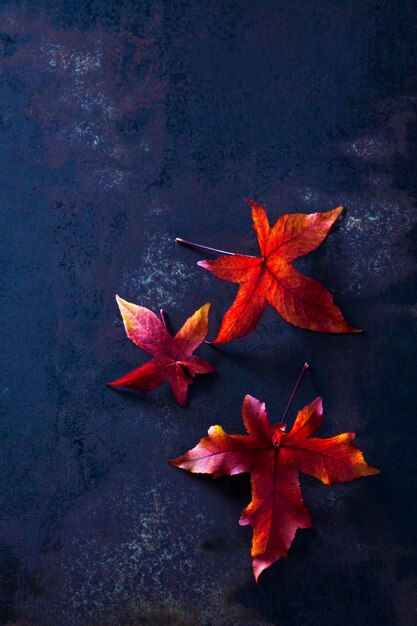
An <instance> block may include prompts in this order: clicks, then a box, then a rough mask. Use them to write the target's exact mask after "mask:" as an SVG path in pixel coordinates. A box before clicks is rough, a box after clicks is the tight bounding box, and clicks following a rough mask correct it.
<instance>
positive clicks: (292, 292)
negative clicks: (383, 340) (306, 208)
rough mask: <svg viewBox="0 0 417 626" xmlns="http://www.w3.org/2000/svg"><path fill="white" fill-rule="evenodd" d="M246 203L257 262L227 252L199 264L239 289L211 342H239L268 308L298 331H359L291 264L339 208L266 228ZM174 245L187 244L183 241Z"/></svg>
mask: <svg viewBox="0 0 417 626" xmlns="http://www.w3.org/2000/svg"><path fill="white" fill-rule="evenodd" d="M247 202H248V204H249V205H250V207H251V209H252V219H253V228H254V229H255V232H256V234H257V237H258V243H259V248H260V252H261V257H253V256H246V255H243V254H232V253H228V252H226V256H223V257H220V258H219V259H215V260H213V261H199V263H198V265H200V266H201V267H204V268H205V269H206V270H208V271H209V272H212V274H214V275H215V276H217V278H220V279H221V280H225V281H229V282H232V283H237V284H239V291H238V293H237V296H236V299H235V301H234V302H233V304H232V306H231V307H230V308H229V309H228V311H226V313H225V315H224V317H223V320H222V323H221V327H220V330H219V333H218V335H217V337H216V339H215V340H214V341H213V343H225V342H226V341H230V340H231V339H235V338H238V337H244V336H245V335H247V334H248V333H249V332H251V331H252V330H254V328H255V327H256V325H257V324H258V322H259V320H260V318H261V316H262V314H263V312H264V310H265V308H266V306H267V304H270V305H271V306H273V307H274V309H276V310H277V311H278V313H279V314H280V315H281V316H282V317H283V318H284V319H285V320H287V322H290V323H291V324H294V325H295V326H298V327H299V328H305V329H308V330H316V331H322V332H329V333H349V332H360V331H358V330H357V329H355V328H353V327H352V326H350V325H349V324H348V323H347V322H346V321H345V320H344V318H343V315H342V313H341V311H340V309H339V308H338V307H337V306H336V305H335V304H334V302H333V297H332V295H331V293H330V292H329V291H328V290H327V289H326V288H325V287H323V285H321V284H320V283H319V282H317V281H316V280H314V279H312V278H309V277H308V276H305V275H304V274H302V273H301V272H299V271H298V270H296V269H295V268H294V267H293V265H292V261H294V260H295V259H296V258H298V257H300V256H304V255H305V254H308V253H309V252H312V251H313V250H315V249H316V248H317V247H318V246H319V245H320V244H321V243H322V242H323V241H324V239H325V238H326V237H327V235H328V233H329V231H330V228H331V227H332V225H333V223H334V222H335V220H336V219H337V218H338V216H339V215H340V213H341V212H342V211H343V207H339V208H337V209H334V210H333V211H327V212H325V213H310V214H303V213H296V214H293V215H282V216H281V217H279V218H278V220H277V222H276V223H275V224H274V226H272V228H271V226H270V225H269V222H268V217H267V215H266V212H265V209H264V208H263V207H262V206H261V205H260V204H257V203H256V202H253V201H252V200H247ZM177 241H179V242H180V243H185V244H191V242H187V241H186V240H182V239H177ZM191 245H195V246H196V247H200V248H203V249H208V250H213V249H212V248H208V247H207V246H199V245H198V244H191ZM219 252H221V251H219ZM223 252H224V251H223Z"/></svg>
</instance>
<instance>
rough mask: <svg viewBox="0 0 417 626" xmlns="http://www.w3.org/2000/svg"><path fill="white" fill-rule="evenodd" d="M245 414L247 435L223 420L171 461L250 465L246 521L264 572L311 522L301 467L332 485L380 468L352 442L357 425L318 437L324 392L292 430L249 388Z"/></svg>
mask: <svg viewBox="0 0 417 626" xmlns="http://www.w3.org/2000/svg"><path fill="white" fill-rule="evenodd" d="M242 419H243V423H244V425H245V428H246V431H247V433H248V434H247V435H229V434H228V433H226V432H225V431H224V430H223V429H222V427H221V426H212V427H211V428H210V429H209V431H208V437H204V438H203V439H201V440H200V442H199V443H198V444H197V445H196V447H195V448H193V449H192V450H189V451H188V452H186V453H185V454H183V455H182V456H180V457H178V458H177V459H174V460H172V461H170V463H171V464H172V465H175V466H176V467H180V468H182V469H184V470H187V471H188V472H192V473H200V474H211V475H212V476H213V478H217V477H218V476H224V475H233V474H240V473H242V472H250V474H251V484H252V501H251V502H250V504H249V505H248V506H247V507H246V509H245V510H244V511H243V513H242V515H241V518H240V524H241V525H242V526H245V525H247V524H250V525H251V526H252V527H253V540H252V551H251V555H252V560H253V571H254V574H255V579H256V580H258V578H259V576H260V574H261V572H262V571H263V570H264V569H266V568H267V567H269V566H270V565H272V564H273V563H275V562H276V561H278V560H279V559H280V558H282V557H285V556H287V555H288V550H289V548H290V546H291V544H292V542H293V539H294V536H295V533H296V531H297V529H298V528H311V526H312V523H311V518H310V514H309V511H308V509H307V508H306V506H305V505H304V502H303V498H302V494H301V489H300V482H299V472H303V473H304V474H309V475H310V476H314V477H315V478H317V479H318V480H321V481H322V482H323V483H324V484H326V485H331V484H333V483H337V482H349V481H351V480H354V479H355V478H360V477H361V476H370V475H372V474H378V473H379V470H377V469H376V468H375V467H372V466H371V465H368V463H366V462H365V459H364V457H363V454H362V452H361V450H360V449H359V448H357V447H356V446H355V445H354V444H353V443H352V441H353V439H354V438H355V434H354V433H343V434H340V435H337V436H336V437H330V438H327V439H325V438H317V437H312V435H313V434H314V433H315V431H316V430H317V429H318V428H319V427H320V425H321V423H322V419H323V409H322V401H321V398H317V399H316V400H314V401H313V402H312V403H311V404H309V405H308V406H306V407H305V408H304V409H302V410H301V411H299V413H298V415H297V418H296V420H295V423H294V425H293V427H292V428H291V430H290V431H289V432H287V431H286V426H285V424H282V423H280V424H276V425H271V424H270V422H269V420H268V416H267V413H266V409H265V404H264V403H261V402H259V400H257V399H256V398H253V397H252V396H249V395H247V396H246V397H245V399H244V402H243V408H242Z"/></svg>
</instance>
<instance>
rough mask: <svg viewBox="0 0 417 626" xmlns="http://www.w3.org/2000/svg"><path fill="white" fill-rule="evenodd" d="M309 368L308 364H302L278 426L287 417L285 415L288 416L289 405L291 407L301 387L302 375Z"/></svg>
mask: <svg viewBox="0 0 417 626" xmlns="http://www.w3.org/2000/svg"><path fill="white" fill-rule="evenodd" d="M309 367H310V366H309V364H308V363H304V365H303V369H302V370H301V373H300V375H299V377H298V380H297V382H296V383H295V387H294V389H293V390H292V394H291V395H290V399H289V400H288V404H287V406H286V409H285V411H284V414H283V416H282V419H281V422H280V424H282V423H283V422H284V420H285V418H286V417H287V415H288V411H289V410H290V408H291V405H292V403H293V400H294V398H295V394H296V393H297V391H298V387H299V386H300V385H301V381H302V380H303V378H304V374H305V373H306V371H307V370H308V368H309Z"/></svg>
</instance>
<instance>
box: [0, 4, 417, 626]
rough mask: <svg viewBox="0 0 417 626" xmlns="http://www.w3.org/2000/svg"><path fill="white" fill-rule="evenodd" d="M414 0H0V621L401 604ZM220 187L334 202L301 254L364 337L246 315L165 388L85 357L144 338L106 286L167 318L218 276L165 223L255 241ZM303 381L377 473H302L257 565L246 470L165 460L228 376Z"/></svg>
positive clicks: (211, 408)
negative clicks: (341, 476) (279, 545)
mask: <svg viewBox="0 0 417 626" xmlns="http://www.w3.org/2000/svg"><path fill="white" fill-rule="evenodd" d="M416 25H417V11H416V5H415V2H414V1H407V0H398V1H397V2H381V0H378V1H375V2H373V1H370V0H352V1H350V2H346V1H343V2H339V1H333V2H326V1H324V0H322V1H319V0H304V1H303V0H291V1H289V0H286V1H266V0H265V1H254V0H251V1H249V0H248V1H245V0H243V1H241V2H233V1H226V0H225V1H222V0H218V1H210V2H204V1H203V2H200V1H195V2H189V1H184V2H182V1H179V0H178V1H166V2H158V1H150V0H149V1H146V0H143V1H142V2H133V1H131V2H129V1H128V0H126V1H121V2H117V1H111V0H96V1H87V0H85V1H84V2H81V3H80V2H73V1H70V0H67V1H64V0H61V1H56V0H54V1H52V0H51V1H50V2H47V1H46V0H37V1H36V2H25V1H22V2H19V1H17V0H16V1H14V2H1V9H0V32H1V50H2V60H1V85H0V141H1V144H0V145H1V149H0V159H1V169H0V172H1V186H0V189H1V195H0V198H1V216H0V218H1V232H2V246H1V260H2V266H1V297H2V305H3V309H2V313H3V323H2V326H1V330H2V342H1V345H2V348H1V370H0V372H1V387H0V394H1V400H2V413H1V420H0V434H1V450H0V479H1V480H0V487H1V523H0V526H1V542H2V543H1V546H0V623H1V624H8V625H9V626H12V625H13V626H35V625H36V626H44V625H45V626H98V625H100V626H107V625H125V626H136V625H140V624H152V625H157V626H159V625H161V626H162V625H163V626H165V625H169V626H171V625H174V626H176V625H181V626H191V625H192V626H194V625H197V626H232V625H233V626H235V625H236V626H266V625H268V624H276V625H278V624H279V625H280V626H281V625H285V626H301V625H302V626H313V625H314V626H316V625H317V626H318V625H320V626H333V625H334V624H338V625H339V626H344V625H346V626H347V625H357V626H362V625H365V624H366V625H367V626H373V625H375V626H383V625H385V624H387V625H390V626H391V625H394V626H396V625H401V626H411V625H412V624H415V623H416V621H415V620H416V610H417V600H416V596H415V591H416V582H417V554H416V528H417V504H416V502H417V487H416V478H415V473H416V436H417V427H416V424H417V416H416V411H415V407H416V390H415V389H416V384H415V345H416V339H417V323H416V313H417V308H416V304H417V298H416V283H417V274H416V270H415V260H416V257H417V254H416V248H415V244H416V238H417V216H416V210H415V197H416V180H417V176H416V119H417V118H416V98H417V74H416V60H417V57H416ZM243 197H250V198H253V199H257V200H258V201H260V202H262V203H263V204H264V205H265V206H266V207H267V209H268V212H269V216H270V219H271V221H273V220H275V219H276V218H277V217H278V216H279V215H280V214H282V213H283V212H294V211H305V212H312V211H315V210H319V211H322V210H328V209H331V208H334V207H336V206H338V205H340V204H344V205H345V207H346V211H345V214H344V217H343V218H342V219H341V220H339V223H338V225H337V226H336V228H335V229H334V231H333V232H332V234H331V235H330V236H329V238H328V239H327V241H326V242H325V243H324V245H323V246H322V247H321V248H320V249H319V250H317V251H316V252H314V253H313V254H311V255H310V256H308V257H306V258H305V259H303V260H302V261H300V262H299V263H298V267H300V268H303V269H304V270H305V271H306V272H307V273H309V274H310V275H312V276H314V277H315V278H316V279H318V280H320V281H322V282H323V283H324V284H325V285H326V286H328V287H329V288H330V289H331V290H332V292H333V293H334V295H335V298H336V301H337V302H338V304H339V305H340V306H341V308H342V310H343V312H344V313H345V316H346V318H347V320H348V321H349V322H350V323H351V324H353V325H354V326H359V327H361V328H363V329H364V331H365V332H364V333H363V335H361V336H355V335H350V336H331V335H325V334H319V333H309V332H306V331H301V330H298V329H296V328H294V327H292V326H290V325H289V324H286V323H285V322H284V321H283V320H282V319H280V318H279V317H278V316H277V315H276V313H275V312H274V311H272V310H269V311H268V312H267V314H266V315H265V316H264V318H263V319H262V321H261V323H260V324H259V326H258V328H257V330H256V332H254V333H252V334H251V335H249V336H248V337H246V338H244V339H242V340H241V341H236V342H233V343H230V344H227V345H225V346H224V347H222V348H221V349H218V350H214V349H212V348H210V347H208V346H205V347H203V348H202V349H201V350H200V351H199V354H200V355H201V356H205V357H206V358H208V359H209V360H211V362H212V363H213V364H214V365H215V366H216V368H217V369H218V372H219V374H218V375H213V376H206V377H201V378H199V379H198V380H197V382H196V384H195V385H193V387H192V388H191V393H190V406H189V408H188V409H187V410H181V409H180V408H179V407H178V406H177V405H176V404H175V402H174V400H173V398H172V395H171V393H170V390H169V389H168V388H165V386H164V387H162V388H160V389H158V390H156V391H154V392H152V393H151V394H148V395H146V396H145V395H133V394H127V393H118V392H114V391H111V390H109V389H107V388H106V387H105V386H104V383H105V382H106V381H108V380H112V379H114V378H116V377H118V376H120V375H122V374H124V373H126V372H127V371H129V370H130V369H132V368H133V367H134V366H136V365H138V364H140V363H143V362H144V360H145V355H144V354H143V353H141V352H140V350H138V349H137V348H136V347H135V346H134V345H133V344H131V343H130V342H129V341H128V340H127V338H126V337H125V334H124V331H123V328H122V325H121V323H120V319H119V316H118V311H117V307H116V303H115V300H114V295H115V293H119V294H120V295H121V296H122V297H123V298H126V299H127V300H130V301H133V302H138V303H141V304H142V305H145V306H149V307H151V308H153V309H154V310H157V309H158V308H159V307H164V308H165V309H166V311H167V312H168V314H169V319H170V323H171V326H172V328H173V329H177V328H178V327H179V326H180V325H181V324H182V322H183V321H184V319H185V318H186V317H187V316H188V315H190V314H191V313H192V312H193V311H194V310H195V309H196V308H197V307H199V306H201V305H202V304H203V303H204V302H207V301H212V302H213V307H212V318H211V328H210V337H214V333H215V332H216V330H217V328H218V325H219V321H220V319H221V316H222V314H223V312H224V311H225V310H226V308H227V307H228V306H229V304H230V303H231V302H232V299H233V296H234V293H235V291H236V288H235V286H233V285H230V284H226V283H221V282H220V281H218V280H216V279H215V278H214V277H212V276H210V275H209V274H208V273H206V272H204V271H203V270H201V269H200V268H198V267H197V266H196V261H197V260H198V259H200V258H201V254H199V253H196V252H195V251H192V250H189V249H185V248H181V247H180V246H178V245H176V244H175V243H174V239H175V237H176V236H183V237H186V238H188V239H194V240H197V241H200V242H202V243H206V244H209V245H213V246H215V247H219V248H224V249H232V250H235V251H239V252H243V253H249V254H250V253H254V252H256V246H255V238H254V235H253V233H252V231H251V222H250V215H249V210H248V207H247V205H245V204H244V203H243V202H242V198H243ZM304 360H308V361H309V362H310V364H311V366H312V368H311V373H310V374H309V375H308V376H307V377H306V380H305V383H304V384H303V386H302V389H301V390H300V393H299V395H298V397H297V400H296V402H295V405H294V407H293V410H292V412H291V415H290V419H289V421H290V422H291V420H293V419H294V415H295V410H296V408H297V407H301V406H303V405H304V404H305V403H307V402H309V401H311V400H312V399H313V398H314V397H316V396H317V395H322V396H323V399H324V408H325V423H324V427H323V429H322V433H323V434H324V435H329V434H336V433H338V432H341V431H346V430H354V431H356V432H357V434H358V443H359V445H360V446H361V448H362V449H363V450H364V452H365V455H366V458H367V459H368V460H369V462H371V463H373V464H375V465H376V466H378V467H380V468H381V470H382V473H381V475H380V476H376V477H372V478H369V479H366V480H365V479H364V480H360V481H356V482H354V483H351V484H346V485H339V486H335V487H333V488H328V487H326V486H324V485H321V484H319V483H317V482H316V481H314V480H310V479H303V481H302V487H303V492H304V497H305V502H306V504H307V505H308V506H309V508H310V510H311V514H312V518H313V522H314V529H313V530H311V531H300V532H299V533H297V536H296V539H295V542H294V545H293V547H292V549H291V552H290V555H289V557H288V558H287V559H283V560H282V561H280V562H279V563H277V564H276V565H275V566H273V567H272V568H270V570H268V571H267V572H265V573H264V574H263V575H262V578H261V580H260V586H259V587H257V586H256V585H255V583H254V580H253V576H252V572H251V561H250V539H251V532H250V529H249V528H240V527H239V526H238V518H239V515H240V512H241V510H242V509H243V507H244V506H245V505H246V504H247V503H248V501H249V498H250V491H249V481H248V478H247V477H246V476H243V477H239V478H230V479H220V480H218V481H211V480H207V479H205V478H201V477H192V476H190V475H188V474H186V473H185V472H181V471H179V470H176V469H174V468H172V467H169V466H168V465H167V460H168V459H169V458H172V457H174V456H177V455H179V454H181V453H182V452H184V451H185V450H186V449H188V448H189V447H191V446H193V445H194V444H195V443H196V441H197V440H198V439H199V438H200V437H201V436H203V435H204V433H205V432H206V430H207V428H208V427H209V426H210V425H211V424H214V423H221V424H222V425H223V426H224V428H225V429H227V430H228V431H229V432H242V424H241V419H240V407H241V403H242V399H243V396H244V394H245V393H251V394H253V395H254V396H256V397H258V398H260V399H262V400H266V402H267V406H268V410H269V415H270V417H271V419H272V420H273V421H275V420H278V419H279V418H280V416H281V414H282V411H283V409H284V407H285V405H286V402H287V399H288V396H289V394H290V391H291V389H292V386H293V384H294V382H295V380H296V378H297V376H298V372H299V370H300V368H301V365H302V363H303V362H304Z"/></svg>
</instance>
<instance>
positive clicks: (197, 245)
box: [175, 237, 236, 256]
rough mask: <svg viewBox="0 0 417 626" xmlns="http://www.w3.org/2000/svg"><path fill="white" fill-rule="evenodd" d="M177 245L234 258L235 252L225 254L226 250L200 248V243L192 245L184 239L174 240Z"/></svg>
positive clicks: (207, 247)
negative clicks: (180, 244)
mask: <svg viewBox="0 0 417 626" xmlns="http://www.w3.org/2000/svg"><path fill="white" fill-rule="evenodd" d="M175 241H176V242H177V243H182V244H183V246H190V247H191V248H199V249H200V250H208V251H209V252H218V253H219V254H228V255H229V256H234V255H235V254H236V253H235V252H227V250H217V248H210V247H209V246H202V245H201V244H200V243H193V242H192V241H187V240H186V239H181V238H180V237H177V238H176V239H175Z"/></svg>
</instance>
